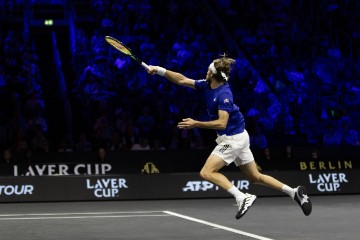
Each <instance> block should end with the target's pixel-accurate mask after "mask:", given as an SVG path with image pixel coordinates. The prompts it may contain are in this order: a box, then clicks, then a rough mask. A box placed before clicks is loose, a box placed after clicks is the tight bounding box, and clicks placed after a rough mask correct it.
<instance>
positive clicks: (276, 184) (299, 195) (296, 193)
mask: <svg viewBox="0 0 360 240" xmlns="http://www.w3.org/2000/svg"><path fill="white" fill-rule="evenodd" d="M239 167H240V169H241V171H242V172H243V173H244V174H245V175H246V177H247V178H248V179H249V180H250V181H251V182H252V183H254V184H261V185H265V186H268V187H271V188H274V189H276V190H279V191H283V192H284V193H286V194H288V195H289V196H290V197H291V198H292V199H293V200H295V201H296V202H297V203H298V204H299V206H300V207H301V209H302V211H303V212H304V214H305V215H306V216H308V215H310V213H311V210H312V204H311V201H310V199H309V197H308V196H307V192H306V189H305V187H303V186H298V187H297V188H291V187H289V186H288V185H286V184H284V183H282V182H280V181H279V180H277V179H275V178H273V177H271V176H268V175H265V174H262V173H260V172H259V171H258V169H257V167H256V163H255V161H252V162H249V163H247V164H244V165H240V166H239Z"/></svg>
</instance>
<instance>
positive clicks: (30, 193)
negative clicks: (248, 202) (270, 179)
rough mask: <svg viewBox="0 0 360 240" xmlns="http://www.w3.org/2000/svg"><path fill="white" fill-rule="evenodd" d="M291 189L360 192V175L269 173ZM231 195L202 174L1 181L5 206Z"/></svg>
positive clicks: (245, 185)
mask: <svg viewBox="0 0 360 240" xmlns="http://www.w3.org/2000/svg"><path fill="white" fill-rule="evenodd" d="M268 174H269V175H271V176H274V177H275V178H277V179H279V180H280V181H283V182H285V183H287V184H288V185H290V186H294V187H295V186H298V185H304V186H306V188H307V189H308V193H309V194H310V195H319V194H359V193H360V185H359V184H358V182H359V176H360V171H358V170H353V171H342V172H337V171H329V172H326V173H325V172H313V171H311V172H310V171H309V172H302V171H299V172H268ZM226 176H227V177H228V178H229V179H230V180H231V181H232V183H233V184H234V185H235V186H236V187H237V188H238V189H240V190H241V191H243V192H250V193H253V194H256V195H258V196H284V194H283V193H282V192H281V191H275V190H273V189H270V188H268V187H265V186H260V185H254V184H251V183H250V182H249V181H248V180H247V179H246V178H244V176H243V175H241V173H236V172H228V173H226ZM222 197H230V195H229V194H228V193H227V192H226V191H224V190H223V189H220V188H219V187H218V186H216V185H214V184H212V183H210V182H208V181H205V180H203V179H201V178H200V177H199V175H198V174H197V173H184V174H154V175H148V174H138V175H135V174H132V175H111V176H85V175H79V176H42V177H7V178H0V202H35V201H87V200H144V199H186V198H222Z"/></svg>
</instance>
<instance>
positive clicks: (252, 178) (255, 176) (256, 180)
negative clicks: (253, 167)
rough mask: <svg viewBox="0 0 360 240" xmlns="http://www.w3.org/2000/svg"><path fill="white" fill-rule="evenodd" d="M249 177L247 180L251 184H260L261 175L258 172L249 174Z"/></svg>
mask: <svg viewBox="0 0 360 240" xmlns="http://www.w3.org/2000/svg"><path fill="white" fill-rule="evenodd" d="M248 178H249V181H250V182H251V183H253V184H260V183H262V175H261V174H260V173H259V174H253V175H250V176H248Z"/></svg>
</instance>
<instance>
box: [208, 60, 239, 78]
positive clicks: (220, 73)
mask: <svg viewBox="0 0 360 240" xmlns="http://www.w3.org/2000/svg"><path fill="white" fill-rule="evenodd" d="M234 64H235V60H234V59H232V58H228V57H226V55H225V54H224V55H221V58H218V59H215V60H214V61H213V62H212V63H211V64H210V65H209V69H208V72H207V75H206V79H207V80H208V81H211V80H213V79H214V80H215V81H217V82H220V83H221V82H227V81H228V79H229V75H230V71H231V69H232V66H233V65H234Z"/></svg>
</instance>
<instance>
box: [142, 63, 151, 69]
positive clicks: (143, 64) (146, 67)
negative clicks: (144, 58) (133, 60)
mask: <svg viewBox="0 0 360 240" xmlns="http://www.w3.org/2000/svg"><path fill="white" fill-rule="evenodd" d="M141 66H143V68H145V69H146V70H149V66H148V65H147V64H146V63H144V62H141Z"/></svg>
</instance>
